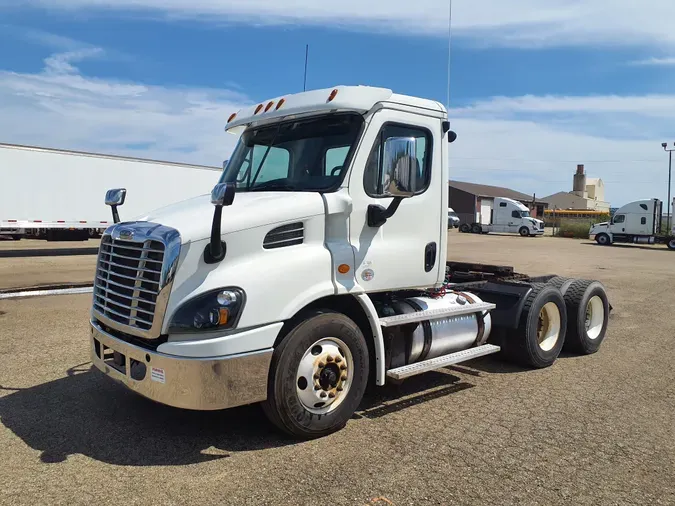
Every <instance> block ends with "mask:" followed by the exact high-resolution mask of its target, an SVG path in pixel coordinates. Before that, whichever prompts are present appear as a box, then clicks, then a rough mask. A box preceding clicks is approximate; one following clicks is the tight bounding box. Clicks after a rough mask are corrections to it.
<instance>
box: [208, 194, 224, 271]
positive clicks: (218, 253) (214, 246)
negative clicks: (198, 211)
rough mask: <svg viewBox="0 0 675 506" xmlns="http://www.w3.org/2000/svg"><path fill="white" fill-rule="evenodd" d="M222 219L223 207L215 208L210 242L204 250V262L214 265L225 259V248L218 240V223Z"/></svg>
mask: <svg viewBox="0 0 675 506" xmlns="http://www.w3.org/2000/svg"><path fill="white" fill-rule="evenodd" d="M222 217H223V206H216V208H215V210H214V211H213V223H212V224H211V241H210V242H209V243H208V244H207V245H206V248H205V249H204V262H206V263H207V264H216V263H218V262H220V261H221V260H223V258H225V252H226V251H227V246H226V245H225V243H224V242H223V241H221V240H220V237H221V235H220V223H221V221H222Z"/></svg>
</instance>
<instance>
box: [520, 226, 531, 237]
mask: <svg viewBox="0 0 675 506" xmlns="http://www.w3.org/2000/svg"><path fill="white" fill-rule="evenodd" d="M518 233H519V234H520V235H521V236H522V237H527V236H528V235H530V231H529V229H528V228H527V227H520V230H519V231H518Z"/></svg>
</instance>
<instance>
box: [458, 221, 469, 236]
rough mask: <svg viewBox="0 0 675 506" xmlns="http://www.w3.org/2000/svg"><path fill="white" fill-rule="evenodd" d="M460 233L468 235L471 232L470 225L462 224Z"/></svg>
mask: <svg viewBox="0 0 675 506" xmlns="http://www.w3.org/2000/svg"><path fill="white" fill-rule="evenodd" d="M459 231H460V232H462V233H464V234H468V233H469V232H471V227H470V226H469V224H468V223H462V224H461V225H460V226H459Z"/></svg>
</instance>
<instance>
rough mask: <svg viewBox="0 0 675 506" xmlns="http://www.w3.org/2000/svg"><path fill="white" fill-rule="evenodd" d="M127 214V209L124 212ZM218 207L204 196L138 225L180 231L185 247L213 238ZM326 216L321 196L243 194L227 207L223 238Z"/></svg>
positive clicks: (162, 210)
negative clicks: (245, 231)
mask: <svg viewBox="0 0 675 506" xmlns="http://www.w3.org/2000/svg"><path fill="white" fill-rule="evenodd" d="M122 210H123V208H122ZM213 210H214V206H213V205H212V204H211V196H210V195H201V196H199V197H194V198H191V199H188V200H184V201H182V202H177V203H175V204H171V205H169V206H166V207H162V208H160V209H156V210H154V211H151V212H150V213H147V214H144V215H142V216H137V217H136V218H134V221H150V222H153V223H159V224H161V225H165V226H167V227H172V228H175V229H176V230H178V232H180V235H181V240H182V242H183V243H186V242H190V241H199V240H202V239H207V238H209V237H211V223H212V222H213ZM321 214H324V203H323V199H322V198H321V195H320V194H319V193H309V192H241V193H237V194H236V196H235V198H234V202H233V203H232V205H231V206H227V207H223V217H222V223H221V232H222V234H223V235H225V234H229V233H232V232H238V231H240V230H246V229H250V228H255V227H258V226H262V225H271V224H274V223H281V222H285V221H289V220H297V219H303V218H308V217H310V216H317V215H321Z"/></svg>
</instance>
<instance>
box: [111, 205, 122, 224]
mask: <svg viewBox="0 0 675 506" xmlns="http://www.w3.org/2000/svg"><path fill="white" fill-rule="evenodd" d="M110 208H111V209H112V215H113V223H119V222H120V213H118V212H117V206H110Z"/></svg>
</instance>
